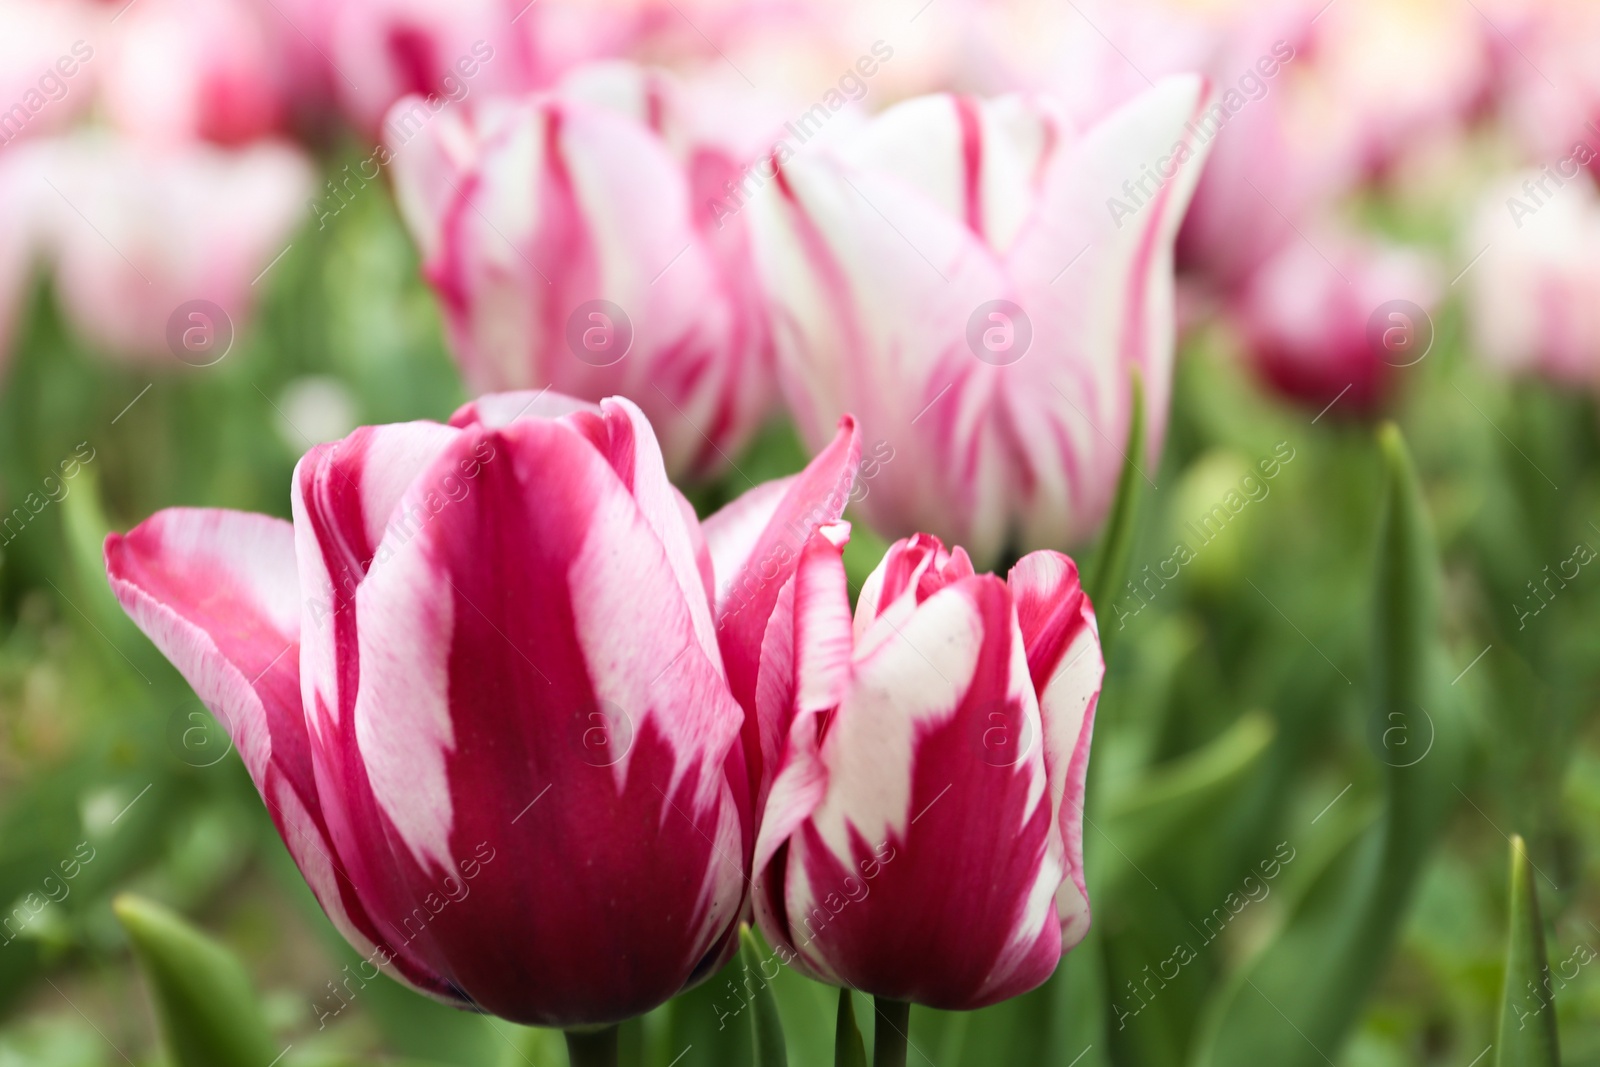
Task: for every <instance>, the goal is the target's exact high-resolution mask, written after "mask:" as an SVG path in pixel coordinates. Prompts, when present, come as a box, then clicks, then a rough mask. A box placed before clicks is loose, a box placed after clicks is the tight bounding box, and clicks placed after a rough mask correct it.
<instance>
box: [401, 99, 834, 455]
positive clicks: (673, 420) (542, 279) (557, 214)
mask: <svg viewBox="0 0 1600 1067" xmlns="http://www.w3.org/2000/svg"><path fill="white" fill-rule="evenodd" d="M640 95H641V94H639V93H635V94H634V96H635V99H637V98H638V96H640ZM652 99H653V100H654V101H655V104H656V105H657V112H656V117H657V119H658V120H659V123H658V124H657V125H655V126H652V124H651V123H650V122H647V121H642V120H640V119H638V118H635V117H633V116H632V115H629V114H626V113H625V112H626V110H627V109H626V108H624V107H618V106H602V105H597V104H594V103H591V102H588V101H586V100H582V99H577V98H576V94H573V95H568V94H561V95H545V96H537V97H526V98H518V99H514V100H513V99H501V98H495V99H491V100H485V101H471V102H469V103H467V104H463V105H457V106H454V107H451V108H447V109H444V110H442V111H440V112H438V114H437V115H435V116H434V117H433V118H432V119H431V121H426V122H423V121H421V120H420V119H417V118H415V117H414V116H415V115H416V113H417V112H416V108H417V106H418V105H417V104H416V101H415V100H406V101H401V103H400V104H399V105H397V106H396V108H395V110H394V113H393V114H392V115H391V116H390V119H389V123H388V126H389V133H390V140H389V146H388V149H389V151H390V152H391V153H392V156H393V158H394V166H395V174H396V186H397V189H398V192H399V197H400V202H401V206H402V210H403V212H404V214H405V217H406V219H407V221H408V223H409V224H410V228H411V231H412V233H413V235H414V236H415V237H416V239H417V243H418V244H419V246H420V247H421V250H422V254H423V258H424V270H425V272H426V275H427V277H428V280H429V281H430V282H431V283H432V285H433V287H434V288H435V290H436V291H437V292H438V294H439V297H440V301H441V303H442V305H443V310H444V315H445V321H446V325H447V328H448V331H449V337H450V341H451V347H452V349H453V351H454V353H455V355H456V358H457V360H458V361H459V362H460V364H461V366H462V370H463V372H464V374H465V375H466V378H467V382H468V385H469V386H470V387H471V388H472V389H473V390H474V391H484V392H494V391H501V390H507V389H520V388H529V387H540V386H553V387H554V388H556V389H558V390H561V391H562V392H565V393H569V394H571V395H573V396H580V397H584V398H587V399H598V398H600V397H602V396H607V395H610V394H612V393H620V394H622V395H626V396H628V397H631V398H632V399H633V400H635V401H636V402H637V403H638V404H639V406H640V407H641V408H643V409H644V411H645V412H646V413H647V414H648V415H649V416H650V419H651V422H652V423H653V424H654V425H655V426H656V427H657V431H658V433H660V434H661V438H662V449H663V452H664V453H665V455H666V459H667V467H668V470H669V471H672V472H674V473H679V472H683V473H691V474H706V473H709V472H711V471H713V470H717V469H720V468H724V467H726V466H728V465H729V464H730V463H731V462H732V458H731V457H732V456H733V454H734V453H736V452H737V451H738V450H739V448H740V447H741V446H742V445H743V443H744V442H745V441H746V440H747V439H748V437H749V435H750V434H751V432H752V431H753V430H754V428H755V427H756V426H757V425H758V423H759V421H760V420H761V418H762V417H763V416H764V414H765V413H766V409H767V407H768V404H769V400H770V396H771V393H772V392H773V388H772V386H771V374H770V369H769V362H768V361H769V359H770V345H769V343H768V332H767V329H766V326H765V320H764V318H763V317H762V315H761V314H760V307H759V303H758V301H757V298H756V296H755V294H754V292H753V288H752V281H751V276H752V271H751V270H750V269H749V266H748V262H747V260H748V255H747V253H746V252H745V251H744V244H745V242H744V238H743V231H742V228H739V227H737V226H730V227H726V228H724V229H723V230H722V232H719V226H718V223H719V221H720V220H719V218H718V217H717V216H716V215H715V214H714V213H713V211H712V210H711V208H710V207H709V206H708V204H707V202H706V201H707V200H708V197H707V196H706V195H705V194H704V192H702V191H701V190H702V189H703V187H704V183H705V182H706V181H707V180H710V181H712V182H720V181H722V180H725V175H727V174H728V173H729V172H730V166H731V164H730V162H729V158H728V156H727V153H726V151H725V150H724V149H723V148H722V147H721V146H709V145H708V146H701V145H698V144H696V143H693V142H691V143H690V144H689V145H687V146H682V147H680V151H682V152H683V153H684V158H679V157H677V156H675V155H674V154H673V150H672V149H671V148H670V147H669V145H668V143H667V141H666V140H665V137H664V133H663V132H661V131H665V130H667V129H668V128H669V127H670V129H671V130H672V131H679V130H682V129H685V128H686V127H685V125H684V124H683V123H681V122H679V121H678V118H677V116H676V115H675V114H673V113H672V112H673V108H674V105H673V104H672V100H674V99H675V97H674V96H672V95H671V94H660V95H656V96H654V97H652ZM646 110H648V109H646ZM663 112H666V114H665V115H663ZM691 170H692V171H693V172H694V174H693V175H691V174H690V173H689V172H690V171H691ZM697 194H698V195H699V200H696V199H695V197H696V195H697ZM837 414H842V412H840V413H836V416H837Z"/></svg>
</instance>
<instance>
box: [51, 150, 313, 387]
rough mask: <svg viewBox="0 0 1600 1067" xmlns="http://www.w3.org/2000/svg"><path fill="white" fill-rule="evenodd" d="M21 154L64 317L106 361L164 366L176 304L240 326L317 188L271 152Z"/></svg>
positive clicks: (296, 166) (287, 153) (298, 164)
mask: <svg viewBox="0 0 1600 1067" xmlns="http://www.w3.org/2000/svg"><path fill="white" fill-rule="evenodd" d="M26 147H27V148H28V149H29V150H32V151H37V152H38V156H37V158H36V159H35V160H34V162H33V166H34V167H35V168H36V172H37V179H38V181H39V182H40V183H41V184H40V186H39V189H42V190H43V191H42V193H40V194H39V196H38V197H37V202H38V203H40V204H41V205H43V206H44V207H45V208H46V213H45V215H44V218H43V220H42V222H41V226H42V227H43V228H44V230H45V235H44V237H43V241H44V244H45V246H46V249H47V252H48V254H49V255H50V256H51V258H53V259H54V261H55V277H56V293H57V296H58V297H59V299H60V301H61V303H62V305H63V307H64V308H65V310H66V311H67V314H68V317H69V318H70V319H71V321H72V322H73V324H74V325H75V326H77V327H78V328H79V329H80V330H82V331H83V332H84V333H85V334H86V335H87V336H88V338H89V339H90V340H91V341H93V342H95V343H96V344H98V345H100V346H101V347H103V348H104V349H105V350H107V351H108V352H110V353H112V354H114V355H117V356H121V357H126V358H130V359H144V360H156V361H160V362H163V363H166V364H169V365H170V364H175V361H174V359H173V357H174V355H175V352H174V351H173V349H172V344H173V342H172V339H171V336H170V334H169V328H170V326H171V318H172V316H173V313H174V312H175V311H176V310H177V309H178V308H179V307H180V306H181V305H184V304H187V303H189V302H190V301H196V300H204V301H209V302H210V303H212V304H215V305H216V306H217V307H219V308H221V309H222V311H223V312H224V313H225V314H226V315H227V317H228V319H229V320H230V321H231V323H232V329H242V328H243V327H244V325H245V323H246V320H247V319H248V316H249V313H250V310H251V308H252V307H253V305H254V303H255V296H256V292H257V290H256V288H255V287H254V282H255V280H256V279H257V278H258V277H260V276H261V273H262V271H263V270H265V269H266V268H267V267H268V266H270V265H271V264H272V263H273V261H274V260H275V258H276V257H277V256H278V255H279V254H280V253H282V252H284V251H285V249H286V248H287V246H288V245H289V243H290V240H291V238H292V235H293V231H294V229H295V227H296V226H297V225H298V224H299V223H300V222H301V221H302V219H303V218H304V211H305V208H304V207H303V205H304V203H305V201H306V198H307V197H308V196H309V194H310V192H311V189H312V184H313V178H312V169H311V165H310V163H309V161H308V160H307V159H306V158H305V156H304V155H302V154H301V153H300V152H298V151H297V150H294V149H292V148H289V147H287V146H286V145H283V144H279V143H274V142H258V143H256V144H254V145H252V146H251V147H249V148H246V149H243V150H240V151H237V152H229V151H224V150H222V149H220V148H217V147H215V146H213V145H208V144H203V143H198V142H194V143H188V144H185V145H182V146H171V145H165V146H164V145H160V144H155V143H149V142H142V141H133V140H129V139H124V138H112V137H106V136H101V135H98V134H89V133H85V134H80V135H75V136H72V137H68V138H61V139H52V140H50V141H45V142H39V143H38V144H36V145H33V146H26ZM52 187H53V188H52ZM210 325H211V326H212V327H213V328H217V327H218V324H216V323H211V324H210ZM222 354H223V353H221V352H219V353H217V354H216V358H221V356H222Z"/></svg>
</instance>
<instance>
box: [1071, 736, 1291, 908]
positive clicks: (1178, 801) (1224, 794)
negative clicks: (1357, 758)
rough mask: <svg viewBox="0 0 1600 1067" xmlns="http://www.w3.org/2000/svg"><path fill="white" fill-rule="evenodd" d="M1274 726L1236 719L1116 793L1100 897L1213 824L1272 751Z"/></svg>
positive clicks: (1110, 810)
mask: <svg viewBox="0 0 1600 1067" xmlns="http://www.w3.org/2000/svg"><path fill="white" fill-rule="evenodd" d="M1275 729H1276V728H1275V726H1274V724H1273V721H1272V719H1271V718H1269V717H1268V716H1267V715H1266V714H1264V713H1262V712H1259V711H1257V712H1247V713H1245V714H1244V715H1241V716H1240V717H1239V718H1238V720H1237V721H1236V722H1235V723H1234V724H1233V725H1232V726H1231V727H1229V728H1228V730H1227V731H1226V732H1225V733H1223V734H1221V735H1220V736H1218V737H1217V738H1216V739H1215V740H1213V741H1212V742H1211V743H1210V744H1208V745H1206V746H1205V747H1203V748H1200V749H1198V750H1196V751H1194V752H1191V753H1189V754H1187V755H1185V756H1183V757H1181V758H1179V759H1176V760H1172V761H1171V762H1169V763H1166V764H1163V765H1161V766H1159V767H1157V768H1155V769H1154V770H1152V771H1150V772H1149V773H1147V774H1144V775H1142V776H1140V777H1139V778H1138V779H1137V780H1136V781H1135V782H1133V783H1132V784H1129V785H1125V786H1123V787H1122V788H1120V789H1118V790H1117V791H1116V792H1115V794H1114V795H1113V796H1112V798H1111V800H1110V802H1109V803H1108V804H1107V805H1106V807H1107V812H1106V816H1105V818H1106V821H1105V823H1104V824H1103V825H1104V826H1105V827H1106V836H1107V837H1108V838H1109V839H1110V840H1112V841H1115V842H1116V843H1117V848H1116V849H1114V850H1112V852H1111V853H1109V854H1106V855H1102V856H1101V857H1100V860H1101V862H1102V863H1103V864H1105V865H1106V867H1107V868H1109V873H1104V872H1103V874H1102V877H1103V878H1104V884H1105V889H1103V890H1101V892H1102V893H1110V894H1112V895H1115V894H1116V893H1117V891H1118V889H1117V886H1118V883H1119V882H1120V881H1121V880H1122V879H1123V878H1127V877H1130V876H1131V877H1140V876H1139V875H1138V874H1136V873H1135V872H1136V871H1137V870H1138V869H1139V868H1140V867H1141V866H1142V865H1143V864H1145V863H1146V862H1149V861H1150V860H1151V859H1153V858H1155V857H1156V856H1157V855H1158V854H1159V853H1160V852H1161V851H1162V850H1163V849H1165V848H1166V847H1167V846H1168V845H1170V844H1171V842H1172V841H1173V839H1174V838H1176V837H1179V836H1181V835H1183V834H1188V833H1193V832H1195V831H1196V830H1197V829H1199V828H1203V827H1205V826H1206V825H1208V824H1215V822H1216V821H1217V820H1218V819H1219V818H1220V813H1221V811H1222V809H1223V808H1224V806H1225V805H1226V804H1227V802H1228V801H1229V800H1230V799H1232V798H1234V797H1236V796H1237V795H1238V792H1239V790H1240V788H1241V787H1242V786H1243V784H1244V783H1245V782H1246V781H1247V780H1248V778H1249V774H1250V772H1251V771H1252V770H1254V769H1255V768H1256V767H1258V766H1259V765H1260V762H1261V758H1262V757H1263V756H1264V755H1265V754H1266V753H1267V752H1268V751H1269V750H1270V749H1271V746H1272V738H1273V734H1274V732H1275Z"/></svg>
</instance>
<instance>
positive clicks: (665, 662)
mask: <svg viewBox="0 0 1600 1067" xmlns="http://www.w3.org/2000/svg"><path fill="white" fill-rule="evenodd" d="M842 435H843V437H844V438H845V440H846V446H845V447H844V448H842V449H841V450H840V452H839V454H838V455H837V457H836V459H837V460H838V461H839V462H840V463H841V464H843V465H844V467H845V468H846V470H847V471H848V466H849V464H850V463H852V462H853V455H854V445H853V435H852V434H851V433H850V430H849V427H845V428H844V430H843V431H842ZM814 473H815V472H813V471H808V472H806V473H805V474H802V475H800V476H798V477H797V479H795V480H791V481H788V482H786V483H779V484H778V485H777V487H776V492H775V494H774V491H773V489H772V487H766V496H765V498H764V499H767V500H769V501H770V500H771V499H772V498H773V497H774V495H776V497H777V498H778V499H780V500H783V499H790V498H792V497H793V494H792V493H791V492H790V491H789V490H791V489H792V488H793V487H794V486H796V485H806V484H810V482H808V481H807V479H808V477H810V476H811V475H812V474H814ZM846 476H848V475H846ZM757 492H762V490H758V491H757ZM292 500H293V514H294V521H293V522H292V523H291V522H285V521H283V520H280V519H275V518H270V517H267V516H264V515H253V514H246V513H241V512H232V511H220V510H196V509H184V508H180V509H171V510H167V511H163V512H160V513H158V514H157V515H155V516H154V517H152V518H151V519H149V520H148V521H146V522H145V523H143V524H141V525H140V526H138V527H137V528H135V529H134V530H132V531H131V532H130V533H128V534H127V535H126V536H119V535H116V534H113V535H111V536H110V537H108V538H107V540H106V549H105V552H106V568H107V572H108V574H109V576H110V580H111V585H112V588H113V590H114V591H115V593H116V595H117V597H118V599H119V600H120V601H121V603H122V605H123V607H124V608H125V609H126V610H127V612H128V614H129V615H130V616H131V617H132V618H133V619H134V621H135V622H136V623H137V624H138V625H139V626H140V627H141V628H142V629H143V630H144V631H145V633H146V634H148V635H149V636H150V638H151V639H152V640H153V641H154V642H155V643H156V645H157V646H158V647H159V648H161V650H162V651H163V652H164V653H165V654H166V655H167V656H168V658H169V659H171V660H172V662H173V663H174V665H176V666H177V668H178V669H179V670H180V672H182V674H183V675H184V677H185V678H186V679H187V680H188V681H189V682H190V684H192V685H193V686H194V687H195V690H196V692H197V693H198V694H199V696H200V697H201V699H202V700H203V701H204V702H205V703H206V705H207V706H208V707H210V708H211V709H212V711H213V712H215V713H216V714H217V716H218V717H219V718H220V719H221V720H222V721H223V722H224V724H225V725H226V726H227V727H228V729H229V731H230V733H231V736H232V737H233V740H234V743H235V745H236V746H237V747H238V749H239V751H240V754H241V756H242V757H243V759H244V763H245V766H246V767H247V768H248V770H249V771H250V774H251V777H252V778H253V779H254V781H255V784H256V786H257V788H258V789H259V790H260V791H261V795H262V798H263V799H264V800H265V801H266V803H267V807H268V808H269V810H270V811H271V813H272V817H273V820H274V822H275V823H276V825H277V827H278V830H279V832H280V833H281V834H282V835H283V838H284V841H285V843H286V844H287V845H288V847H289V850H290V852H291V854H292V855H293V857H294V859H295V861H296V862H297V863H298V864H299V866H300V870H301V872H302V873H303V874H304V876H305V878H306V880H307V882H308V883H309V884H310V886H311V888H312V890H313V892H314V893H315V894H316V896H317V899H318V900H319V901H320V902H321V904H322V906H323V908H324V909H325V910H326V911H327V913H328V915H329V917H330V918H331V919H332V920H333V921H334V923H335V925H336V926H337V927H338V928H339V930H340V931H341V932H342V933H343V934H344V936H345V937H346V938H347V939H348V940H349V942H350V943H351V945H353V946H354V947H355V948H356V949H357V950H358V951H359V952H361V953H362V954H363V955H365V956H367V958H368V959H369V960H370V961H371V962H373V963H374V965H376V966H380V967H387V966H389V965H391V964H392V968H393V973H394V974H395V975H396V976H397V977H399V978H402V979H403V980H404V981H406V982H407V983H409V984H410V985H411V986H413V987H415V988H416V989H418V990H420V991H422V992H424V993H427V994H429V995H431V996H433V997H436V998H437V999H439V1000H442V1001H445V1002H448V1003H453V1004H457V1005H460V1006H470V1007H476V1008H479V1009H481V1010H484V1011H488V1012H492V1013H494V1014H497V1015H501V1016H504V1017H506V1018H508V1019H512V1020H515V1021H518V1022H523V1023H530V1024H538V1025H545V1026H562V1027H572V1026H580V1025H594V1024H603V1023H610V1022H615V1021H618V1020H620V1019H624V1018H627V1017H630V1016H633V1015H636V1014H639V1013H641V1012H643V1011H646V1010H648V1009H650V1008H652V1007H654V1006H655V1005H657V1004H660V1003H662V1002H663V1001H665V1000H667V999H668V998H670V997H672V996H673V995H674V994H676V993H677V992H678V991H679V990H680V989H682V988H683V987H684V986H685V985H686V984H688V983H692V982H694V981H696V980H698V979H700V978H702V977H704V976H706V975H707V974H709V973H711V972H712V971H713V970H714V969H715V968H716V967H717V966H719V965H720V964H721V962H722V961H723V960H724V959H725V958H726V955H727V953H728V952H730V951H731V950H732V947H733V941H734V938H733V932H734V930H735V929H736V926H737V920H738V918H739V916H740V914H741V912H742V910H743V908H744V904H745V899H746V897H745V887H746V873H747V871H748V863H749V856H750V850H751V847H752V844H753V835H754V818H753V809H752V807H751V801H750V794H749V792H748V788H747V778H746V767H745V764H744V761H743V748H742V745H741V743H740V732H741V729H742V727H743V720H744V713H743V712H742V710H741V708H740V706H739V703H738V702H737V701H736V700H735V698H734V695H733V693H732V691H731V690H730V688H729V680H728V675H727V672H726V670H725V667H724V660H723V655H722V652H721V650H720V648H719V644H718V635H717V631H716V626H715V623H714V617H713V607H712V601H711V590H712V588H713V584H714V582H715V571H714V569H713V568H714V562H713V557H712V555H711V554H710V553H709V552H708V550H707V547H706V541H705V539H703V538H702V536H701V531H700V527H699V524H698V522H697V521H696V520H695V518H694V514H693V511H692V510H691V509H690V508H689V506H688V504H687V502H686V501H685V500H684V499H683V498H682V496H681V495H679V494H678V493H677V492H676V490H674V489H673V488H672V486H671V485H670V484H669V483H668V482H667V479H666V473H665V470H664V468H663V465H662V461H661V454H660V450H659V447H658V446H657V443H656V439H655V436H654V434H653V433H652V431H651V429H650V426H649V423H648V422H647V421H646V420H645V418H644V416H643V414H642V413H641V412H640V410H639V409H638V408H637V407H636V406H635V405H633V404H632V403H630V402H628V401H626V400H621V399H611V400H606V401H604V402H603V403H601V404H600V405H598V406H596V405H592V404H587V403H583V402H581V401H577V400H573V399H571V398H568V397H561V396H558V395H556V394H553V393H540V394H526V395H512V396H492V397H485V398H482V399H480V400H479V401H477V402H476V403H474V404H472V405H469V406H468V407H466V408H464V409H462V411H460V412H458V413H457V415H456V417H455V418H454V419H453V420H452V425H449V426H443V425H439V424H436V423H427V422H415V423H405V424H399V425H393V426H378V427H366V428H362V429H360V430H357V431H356V432H355V433H353V434H351V435H350V436H349V437H347V438H345V439H344V440H343V441H340V442H338V443H336V444H334V445H331V446H321V447H318V448H316V449H314V450H313V451H311V452H309V453H308V454H307V455H306V456H305V457H304V458H303V459H302V460H301V462H300V464H299V466H298V467H297V468H296V471H295V476H294V486H293V494H292ZM841 503H842V502H841ZM790 504H791V506H790V507H789V509H788V514H789V516H790V517H791V518H793V517H794V515H795V514H799V513H802V512H806V513H809V509H810V508H811V507H813V506H820V507H821V509H822V511H821V513H820V514H819V515H818V516H817V517H816V519H815V520H808V521H812V522H815V521H821V522H827V521H831V520H832V519H833V518H835V517H836V516H837V514H838V512H837V510H834V511H832V512H831V513H830V512H829V511H828V507H829V505H827V504H826V503H825V502H822V501H818V500H806V501H796V500H792V499H791V500H790ZM753 511H754V512H760V513H761V515H765V516H766V517H767V518H769V519H770V518H773V517H775V516H776V515H777V513H778V512H776V511H774V510H772V509H769V508H765V507H763V506H761V505H760V504H759V502H758V505H757V506H756V507H755V508H754V509H753ZM752 514H753V512H752V509H751V508H748V507H747V508H746V509H745V518H747V519H749V518H751V517H752ZM760 526H761V523H760V521H757V522H756V524H755V526H754V529H753V532H754V533H755V534H756V535H758V539H759V534H760V532H761V531H760ZM724 561H725V564H726V566H727V568H728V569H727V571H726V573H727V574H729V575H735V576H736V575H737V574H738V572H739V570H740V566H741V565H740V563H739V562H738V560H737V558H736V556H724ZM792 570H793V564H790V565H789V566H788V567H787V570H785V569H784V568H781V567H780V568H777V569H776V570H775V571H774V573H773V574H772V575H771V576H770V577H771V578H772V579H775V580H779V581H781V580H783V579H784V578H785V577H786V575H787V573H790V572H792ZM778 571H783V573H782V574H780V573H778Z"/></svg>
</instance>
